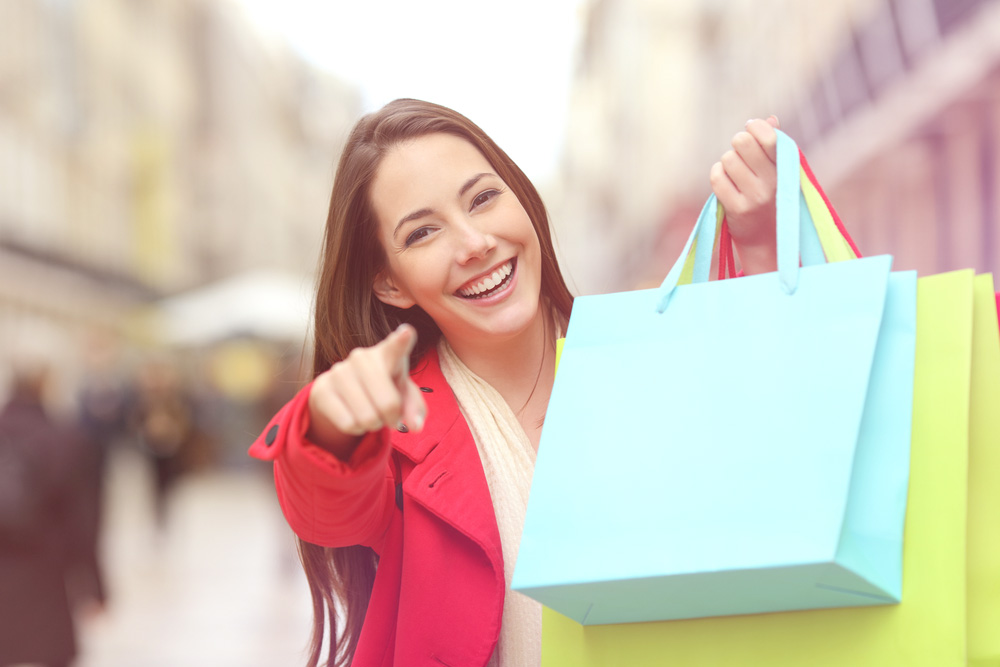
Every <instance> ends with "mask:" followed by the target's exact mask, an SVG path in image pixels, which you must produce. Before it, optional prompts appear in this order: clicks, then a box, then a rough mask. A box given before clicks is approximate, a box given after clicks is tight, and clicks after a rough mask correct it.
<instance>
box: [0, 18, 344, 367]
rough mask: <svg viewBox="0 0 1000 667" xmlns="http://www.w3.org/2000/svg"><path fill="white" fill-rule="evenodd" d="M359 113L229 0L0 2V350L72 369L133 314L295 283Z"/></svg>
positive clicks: (311, 255) (313, 254)
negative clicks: (90, 341) (96, 339)
mask: <svg viewBox="0 0 1000 667" xmlns="http://www.w3.org/2000/svg"><path fill="white" fill-rule="evenodd" d="M359 110H360V99H359V94H358V93H357V92H356V91H355V90H354V89H352V88H349V87H347V86H345V85H343V84H341V83H340V82H338V81H336V80H334V79H333V78H331V77H330V76H329V75H327V74H325V73H323V72H320V71H318V70H316V69H314V68H313V67H311V66H309V65H307V64H305V63H304V61H303V60H301V59H300V58H298V57H296V56H295V55H293V54H292V53H291V52H290V51H289V49H288V48H286V47H285V46H284V45H282V44H280V43H274V42H273V41H268V39H267V38H265V37H264V36H262V35H260V34H258V33H256V32H255V31H254V29H253V28H252V27H251V26H250V24H249V22H248V21H247V20H246V19H245V18H244V17H243V15H242V13H241V12H240V10H239V9H238V8H237V6H236V5H235V4H233V2H231V1H229V0H18V1H17V2H3V3H0V347H2V348H6V347H8V345H7V343H9V342H10V341H13V340H15V339H24V338H29V339H30V338H38V337H40V336H42V337H45V339H46V341H48V342H49V343H48V345H47V347H48V349H50V350H51V354H52V358H53V360H55V361H57V362H61V363H65V368H64V370H68V371H72V369H73V367H74V359H75V355H76V354H77V353H78V349H77V347H76V345H75V341H77V340H80V339H81V338H82V336H81V334H83V333H84V332H85V331H88V330H90V329H93V328H101V329H105V330H110V331H112V332H117V333H118V334H122V335H124V336H125V337H126V338H128V337H129V336H133V337H134V336H135V335H138V334H137V331H136V330H135V329H134V328H132V329H130V325H129V324H128V323H129V322H130V321H133V320H132V317H133V314H134V313H135V311H136V307H137V306H141V305H142V304H148V303H152V302H153V301H155V300H156V299H158V298H159V297H162V296H165V295H169V294H173V293H176V292H178V291H181V290H184V289H186V288H190V287H195V286H199V285H202V284H205V283H208V282H211V281H213V280H215V279H218V278H221V277H224V276H228V275H231V274H234V273H238V272H241V271H245V270H248V269H251V268H270V269H278V270H287V271H292V272H297V273H303V272H308V271H309V270H311V269H312V267H313V266H314V265H315V262H316V258H317V257H318V251H319V242H320V238H321V234H322V227H323V222H324V219H325V212H326V204H327V201H328V197H329V187H330V183H331V182H332V174H333V170H334V167H335V160H336V157H337V155H338V154H339V150H340V146H341V144H342V142H343V140H344V139H345V138H346V133H347V131H348V129H349V127H350V125H351V123H352V122H353V120H354V119H355V118H356V117H357V115H358V112H359ZM147 333H148V332H147Z"/></svg>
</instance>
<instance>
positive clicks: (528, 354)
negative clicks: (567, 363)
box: [448, 311, 555, 418]
mask: <svg viewBox="0 0 1000 667" xmlns="http://www.w3.org/2000/svg"><path fill="white" fill-rule="evenodd" d="M448 343H449V344H450V345H451V347H452V349H453V350H454V351H455V354H456V355H457V356H458V358H459V359H461V360H462V363H464V364H465V365H466V366H468V368H469V370H471V371H472V372H473V373H475V374H476V375H478V376H479V377H481V378H482V379H483V380H485V381H486V382H488V383H490V385H491V386H492V387H493V388H494V389H496V390H497V392H499V394H500V395H501V396H502V397H503V398H504V400H505V401H506V402H507V405H509V406H510V408H511V410H513V411H514V413H515V414H517V415H518V416H519V417H521V416H522V414H523V413H524V411H525V409H526V408H528V407H529V406H536V409H535V410H533V412H537V411H538V409H537V406H539V405H540V406H541V408H540V409H541V414H539V415H537V416H538V417H539V418H541V417H542V416H544V410H545V406H547V405H548V401H549V394H550V393H551V392H552V380H553V375H554V373H555V326H554V324H553V323H552V321H551V318H550V317H549V315H548V314H547V313H543V312H541V311H540V312H539V316H538V317H537V318H535V321H534V323H533V324H532V325H531V326H530V327H529V328H528V329H527V330H526V331H524V332H522V333H520V334H519V335H518V336H516V337H513V338H509V339H502V340H495V339H492V340H489V341H486V342H485V343H483V342H469V341H452V340H451V339H449V340H448Z"/></svg>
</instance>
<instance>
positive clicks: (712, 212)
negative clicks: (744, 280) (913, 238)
mask: <svg viewBox="0 0 1000 667" xmlns="http://www.w3.org/2000/svg"><path fill="white" fill-rule="evenodd" d="M775 134H776V135H777V145H776V153H777V159H776V160H775V162H776V164H777V191H776V193H775V218H776V220H775V226H776V234H777V246H778V247H777V252H778V282H779V284H780V285H781V288H782V290H783V291H784V292H785V294H789V295H790V294H794V293H795V290H796V289H797V288H798V284H799V262H800V260H801V263H802V265H805V266H811V265H815V264H822V263H824V262H825V261H826V257H825V255H824V254H823V246H822V245H821V244H820V240H819V235H818V234H817V233H816V228H815V226H814V225H813V222H812V216H811V215H810V213H809V209H808V207H807V206H806V201H805V197H803V196H802V186H801V182H800V178H801V176H800V171H801V167H800V163H799V148H798V146H797V145H796V144H795V141H794V140H793V139H792V138H791V137H789V136H788V135H787V134H785V133H784V132H782V131H781V130H775ZM718 205H719V204H718V200H717V199H716V197H715V195H714V194H712V195H710V196H709V197H708V201H706V202H705V206H704V207H702V209H701V214H700V215H699V216H698V221H697V222H696V223H695V225H694V229H692V230H691V235H690V236H689V237H688V240H687V243H686V244H685V245H684V250H683V251H681V254H680V257H679V258H678V259H677V261H676V262H675V263H674V265H673V267H671V269H670V271H669V272H668V273H667V277H666V278H664V279H663V283H662V284H661V285H660V288H659V290H657V307H656V310H657V312H659V313H662V312H664V311H665V310H666V309H667V306H668V305H669V303H670V299H671V298H672V297H673V295H674V292H676V291H677V286H678V283H679V282H680V277H681V273H682V272H683V270H684V264H685V262H686V260H687V257H688V255H689V253H690V252H691V246H692V245H694V243H695V239H697V241H698V242H697V246H696V247H695V260H694V274H693V277H692V282H696V283H698V282H706V281H707V280H708V274H709V269H710V266H709V265H710V264H711V260H712V254H713V248H714V244H715V236H716V231H717V227H718Z"/></svg>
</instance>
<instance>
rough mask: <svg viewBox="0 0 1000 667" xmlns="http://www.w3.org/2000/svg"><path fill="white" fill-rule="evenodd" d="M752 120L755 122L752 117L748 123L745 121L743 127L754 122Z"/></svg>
mask: <svg viewBox="0 0 1000 667" xmlns="http://www.w3.org/2000/svg"><path fill="white" fill-rule="evenodd" d="M752 122H753V118H751V119H750V120H748V121H747V122H746V123H744V124H743V127H747V126H748V125H750V123H752Z"/></svg>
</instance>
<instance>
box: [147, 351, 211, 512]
mask: <svg viewBox="0 0 1000 667" xmlns="http://www.w3.org/2000/svg"><path fill="white" fill-rule="evenodd" d="M131 418H132V421H133V427H134V428H135V433H136V435H137V437H138V440H139V446H140V448H141V449H142V452H143V453H144V454H145V455H146V457H147V458H148V460H149V462H150V463H151V465H152V468H153V476H154V489H153V492H154V499H153V500H154V511H155V516H156V522H157V526H158V527H159V528H160V529H163V528H165V527H166V522H167V505H168V500H169V496H170V493H171V491H172V490H173V487H174V484H175V483H176V481H177V480H178V479H179V478H180V476H181V475H182V473H184V471H185V470H186V467H187V465H186V463H187V460H188V459H189V458H190V456H191V451H190V450H191V447H192V446H193V445H194V443H195V435H196V429H195V410H194V404H193V401H192V400H191V396H190V395H189V392H188V391H187V390H186V388H185V386H184V384H183V382H182V380H181V376H180V374H179V373H178V372H177V370H176V368H175V367H174V366H173V365H171V364H170V363H168V362H167V361H166V360H162V359H156V360H151V361H149V362H147V363H146V364H145V365H144V366H143V367H142V368H141V369H140V371H139V375H138V378H137V380H136V394H135V401H134V404H133V410H132V415H131Z"/></svg>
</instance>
